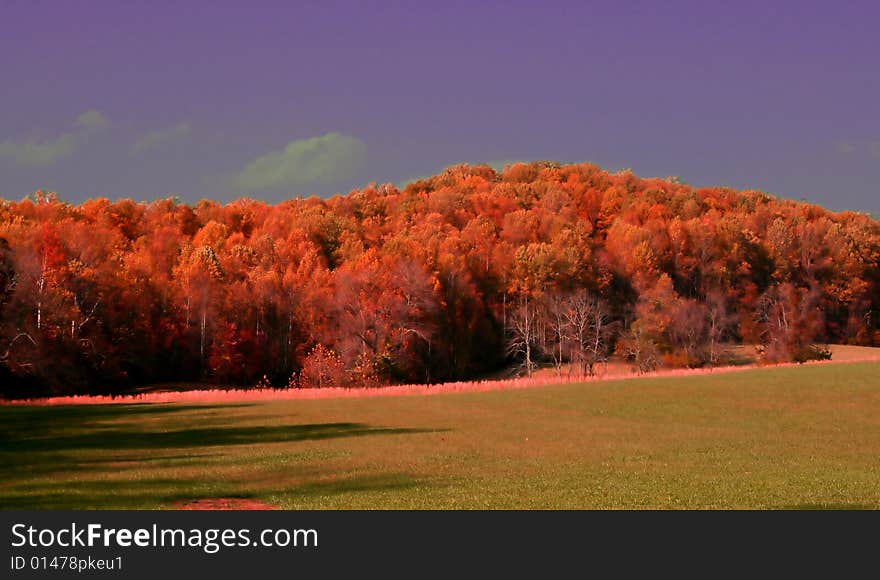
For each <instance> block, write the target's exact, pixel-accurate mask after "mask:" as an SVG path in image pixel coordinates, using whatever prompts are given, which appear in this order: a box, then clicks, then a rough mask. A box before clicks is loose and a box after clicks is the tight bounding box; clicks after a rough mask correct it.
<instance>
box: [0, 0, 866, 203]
mask: <svg viewBox="0 0 880 580" xmlns="http://www.w3.org/2000/svg"><path fill="white" fill-rule="evenodd" d="M432 6H433V7H432ZM878 22H880V4H878V3H876V2H824V3H812V2H806V1H798V2H766V1H764V2H742V1H738V2H706V1H701V2H657V1H650V2H587V1H584V2H540V3H539V2H476V1H471V2H452V1H448V0H446V1H444V2H434V3H428V2H346V3H336V2H310V3H305V2H290V1H288V2H277V3H270V2H242V1H237V2H225V1H223V2H221V1H212V2H195V1H193V2H162V1H156V0H151V1H150V2H135V1H131V0H127V1H119V0H113V1H107V2H103V1H101V2H99V1H84V2H64V1H56V2H41V1H35V0H22V1H16V0H2V4H0V82H2V90H0V196H2V197H6V198H12V199H19V198H21V197H22V196H23V195H25V194H27V193H29V192H31V191H33V190H35V189H38V188H44V189H52V190H55V191H57V192H58V193H59V195H60V196H61V197H63V198H66V199H69V200H72V201H81V200H83V199H85V198H87V197H94V196H107V197H111V198H116V197H133V198H135V199H154V198H156V197H164V196H167V195H178V196H180V197H181V198H182V199H184V200H187V201H194V200H197V199H199V198H201V197H210V198H215V199H221V200H227V199H231V198H234V197H238V196H240V195H242V194H248V195H251V196H252V197H256V198H261V199H267V200H270V201H277V200H279V199H283V198H285V197H290V196H294V195H308V194H320V195H326V194H330V193H334V192H347V191H348V190H349V189H351V188H353V187H360V186H363V185H365V184H366V183H368V182H370V181H376V182H380V183H382V182H391V183H398V184H400V183H404V182H406V181H407V180H409V179H412V178H415V177H421V176H425V175H430V174H433V173H436V172H437V171H439V170H441V169H442V168H443V167H445V166H447V165H451V164H453V163H458V162H491V163H503V162H505V161H513V160H533V159H554V160H559V161H590V162H593V163H597V164H599V165H600V166H602V167H604V168H606V169H610V170H618V169H621V168H626V167H629V168H632V169H633V170H634V171H635V172H636V173H637V174H639V175H643V176H664V177H665V176H670V175H675V176H678V177H680V178H681V179H682V180H684V181H686V182H687V183H690V184H692V185H695V186H703V185H729V186H734V187H738V188H743V187H750V188H757V189H762V190H764V191H768V192H770V193H774V194H777V195H781V196H784V197H790V198H795V199H800V198H805V199H808V200H810V201H814V202H817V203H821V204H823V205H826V206H828V207H831V208H834V209H854V210H862V211H872V212H880V33H878V28H877V24H878ZM87 112H90V113H88V114H85V115H84V113H87Z"/></svg>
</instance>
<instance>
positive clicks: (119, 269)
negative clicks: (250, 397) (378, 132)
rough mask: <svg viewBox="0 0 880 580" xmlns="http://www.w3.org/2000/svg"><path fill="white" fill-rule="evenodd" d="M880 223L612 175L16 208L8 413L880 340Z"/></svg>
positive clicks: (0, 217)
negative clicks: (138, 388)
mask: <svg viewBox="0 0 880 580" xmlns="http://www.w3.org/2000/svg"><path fill="white" fill-rule="evenodd" d="M878 264H880V222H878V221H877V220H874V219H872V218H871V217H870V216H868V215H866V214H862V213H856V212H840V213H836V212H831V211H828V210H825V209H823V208H821V207H818V206H815V205H811V204H807V203H802V202H795V201H790V200H784V199H778V198H775V197H773V196H770V195H768V194H766V193H763V192H759V191H735V190H732V189H729V188H699V189H698V188H693V187H691V186H689V185H687V184H684V183H681V182H680V181H678V180H676V179H674V178H668V179H659V178H654V179H642V178H638V177H637V176H635V175H633V174H632V173H631V172H628V171H626V172H618V173H609V172H605V171H603V170H601V169H600V168H598V167H596V166H594V165H590V164H572V165H561V164H558V163H553V162H536V163H528V164H525V163H520V164H513V165H509V166H507V167H506V168H505V169H504V170H503V171H496V170H494V169H492V168H491V167H488V166H485V165H473V166H470V165H458V166H453V167H450V168H448V169H447V170H445V171H444V172H443V173H441V174H439V175H436V176H433V177H430V178H427V179H422V180H419V181H416V182H413V183H410V184H408V185H407V186H406V187H405V188H403V189H402V190H401V189H398V188H396V187H394V186H393V185H390V184H384V185H370V186H368V187H366V188H363V189H359V190H355V191H352V192H350V193H349V194H347V195H337V196H334V197H331V198H329V199H320V198H317V197H311V198H302V197H297V198H295V199H290V200H288V201H285V202H282V203H279V204H276V205H269V204H266V203H264V202H260V201H256V200H253V199H247V198H245V199H239V200H237V201H234V202H231V203H227V204H220V203H217V202H213V201H210V200H202V201H200V202H198V203H197V204H194V205H187V204H184V203H180V202H179V201H178V200H176V199H174V198H169V199H162V200H157V201H153V202H150V203H144V202H135V201H132V200H128V199H122V200H118V201H110V200H108V199H104V198H96V199H92V200H89V201H86V202H84V203H82V204H79V205H74V204H69V203H66V202H63V201H61V200H59V199H58V198H57V197H56V196H55V195H54V194H52V193H45V192H41V191H38V192H36V193H34V194H32V195H30V196H28V197H27V198H25V199H23V200H21V201H18V202H13V201H3V202H2V203H0V383H2V385H3V387H2V392H3V394H5V395H7V396H19V395H30V394H43V393H50V392H52V393H62V392H68V393H73V392H92V393H95V392H102V393H114V392H121V391H123V390H125V389H126V388H129V387H131V386H133V385H140V384H146V383H154V382H166V381H206V382H211V383H216V384H231V385H256V384H260V385H264V386H269V385H271V386H274V387H289V386H302V387H321V386H329V385H347V386H373V385H381V384H388V383H399V382H423V383H424V382H426V383H430V382H438V381H444V380H452V379H456V380H460V379H469V378H475V377H480V376H484V375H485V374H486V373H489V372H493V371H497V370H498V369H501V368H507V367H511V366H514V365H516V366H518V367H519V368H521V369H522V372H524V373H530V372H531V371H532V369H534V368H535V366H536V365H539V364H549V365H554V366H555V367H556V368H557V369H559V372H562V369H563V368H568V369H575V370H576V371H577V372H578V373H582V374H590V373H592V372H594V370H595V368H596V365H597V364H601V363H602V362H603V361H605V360H607V358H608V356H610V355H611V354H612V353H618V354H619V355H621V356H623V357H625V358H626V359H628V360H630V361H631V362H632V364H633V366H634V368H636V369H637V370H639V371H648V370H651V369H653V368H656V367H657V366H660V365H664V366H668V367H678V366H686V367H699V366H709V365H717V364H723V363H724V362H725V359H724V357H725V352H726V351H725V349H724V346H725V345H727V344H730V343H749V344H755V345H758V346H759V348H760V350H761V353H762V356H763V357H764V358H765V359H766V360H768V361H784V360H806V359H809V358H816V357H822V356H827V352H826V351H824V350H823V349H822V348H821V347H819V346H817V345H820V344H823V343H830V342H842V343H852V344H861V345H880V321H878V319H880V265H878Z"/></svg>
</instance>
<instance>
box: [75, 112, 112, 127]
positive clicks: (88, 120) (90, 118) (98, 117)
mask: <svg viewBox="0 0 880 580" xmlns="http://www.w3.org/2000/svg"><path fill="white" fill-rule="evenodd" d="M76 126H77V127H80V128H82V129H85V130H87V131H95V130H98V129H106V128H107V127H109V126H110V119H108V118H107V116H106V115H104V114H103V113H101V111H96V110H94V109H92V110H91V111H86V112H85V113H83V114H81V115H80V116H79V117H77V118H76Z"/></svg>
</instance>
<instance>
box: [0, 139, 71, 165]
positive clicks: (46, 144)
mask: <svg viewBox="0 0 880 580" xmlns="http://www.w3.org/2000/svg"><path fill="white" fill-rule="evenodd" d="M75 146H76V139H75V138H74V135H73V134H72V133H62V134H61V135H59V136H58V137H56V138H55V139H50V140H48V141H42V142H38V141H27V142H24V143H21V142H15V141H3V142H2V143H0V159H9V160H11V161H12V162H13V163H15V164H16V165H21V166H23V167H49V166H51V165H55V163H56V162H58V161H59V160H61V159H64V158H66V157H70V156H71V155H72V154H73V150H74V149H75Z"/></svg>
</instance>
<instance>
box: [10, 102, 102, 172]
mask: <svg viewBox="0 0 880 580" xmlns="http://www.w3.org/2000/svg"><path fill="white" fill-rule="evenodd" d="M74 125H75V126H76V128H77V131H76V132H70V131H67V132H64V133H61V134H60V135H58V136H57V137H55V138H52V139H46V140H44V141H38V140H36V139H29V140H27V141H14V140H12V139H7V140H5V141H2V142H0V159H7V160H9V161H12V163H14V164H15V165H18V166H21V167H51V166H52V165H55V164H56V163H57V162H59V161H61V160H62V159H66V158H68V157H70V156H71V155H73V153H74V151H75V150H76V148H77V146H78V145H79V144H80V143H82V142H83V141H85V140H86V139H87V134H88V133H90V132H93V131H97V130H100V129H105V128H107V127H109V126H110V120H109V119H108V118H107V117H106V116H105V115H103V114H102V113H101V112H100V111H96V110H91V111H86V112H85V113H82V114H81V115H79V116H78V117H77V118H76V120H75V122H74Z"/></svg>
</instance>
